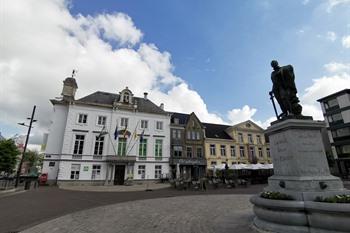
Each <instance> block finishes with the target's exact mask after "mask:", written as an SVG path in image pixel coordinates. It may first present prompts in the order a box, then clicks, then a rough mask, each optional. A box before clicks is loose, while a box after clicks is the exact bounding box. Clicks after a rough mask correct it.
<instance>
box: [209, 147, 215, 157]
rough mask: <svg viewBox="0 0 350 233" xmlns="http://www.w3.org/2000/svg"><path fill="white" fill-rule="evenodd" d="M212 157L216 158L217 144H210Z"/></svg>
mask: <svg viewBox="0 0 350 233" xmlns="http://www.w3.org/2000/svg"><path fill="white" fill-rule="evenodd" d="M210 155H213V156H215V144H210Z"/></svg>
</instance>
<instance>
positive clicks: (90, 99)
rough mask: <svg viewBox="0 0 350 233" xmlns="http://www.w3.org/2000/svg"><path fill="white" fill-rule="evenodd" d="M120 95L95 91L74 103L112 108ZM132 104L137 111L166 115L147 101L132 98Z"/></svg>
mask: <svg viewBox="0 0 350 233" xmlns="http://www.w3.org/2000/svg"><path fill="white" fill-rule="evenodd" d="M119 98H120V95H118V94H114V93H108V92H102V91H97V92H95V93H92V94H90V95H87V96H85V97H83V98H80V99H78V100H76V101H75V102H76V103H84V104H102V105H110V106H111V107H112V106H113V102H114V101H115V100H119ZM133 99H134V102H135V101H136V103H137V109H136V110H137V111H138V112H144V113H153V114H162V115H166V114H167V112H165V111H164V110H163V109H161V108H160V107H159V106H157V105H156V104H154V103H153V102H152V101H150V100H149V99H145V98H139V97H133Z"/></svg>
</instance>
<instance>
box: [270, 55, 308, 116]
mask: <svg viewBox="0 0 350 233" xmlns="http://www.w3.org/2000/svg"><path fill="white" fill-rule="evenodd" d="M271 66H272V68H273V71H272V73H271V80H272V83H273V86H272V91H270V95H271V94H272V93H273V95H274V96H275V98H276V99H277V102H278V104H279V105H280V108H281V110H282V113H281V114H280V115H279V117H282V118H283V117H286V116H301V111H302V106H301V105H300V104H299V99H298V97H297V88H296V86H295V81H294V79H295V77H294V71H293V66H291V65H287V66H282V67H280V66H279V65H278V62H277V61H275V60H273V61H271Z"/></svg>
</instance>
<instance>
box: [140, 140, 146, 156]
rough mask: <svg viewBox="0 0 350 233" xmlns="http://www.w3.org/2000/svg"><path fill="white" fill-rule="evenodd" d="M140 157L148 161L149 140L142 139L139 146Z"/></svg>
mask: <svg viewBox="0 0 350 233" xmlns="http://www.w3.org/2000/svg"><path fill="white" fill-rule="evenodd" d="M139 156H140V157H142V158H144V159H146V156H147V139H146V138H143V139H142V140H141V139H140V145H139Z"/></svg>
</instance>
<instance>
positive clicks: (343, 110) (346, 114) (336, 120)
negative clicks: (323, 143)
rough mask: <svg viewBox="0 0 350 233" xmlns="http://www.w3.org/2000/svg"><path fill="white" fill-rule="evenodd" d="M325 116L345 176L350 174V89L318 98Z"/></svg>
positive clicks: (341, 170) (330, 137) (332, 146)
mask: <svg viewBox="0 0 350 233" xmlns="http://www.w3.org/2000/svg"><path fill="white" fill-rule="evenodd" d="M318 101H319V102H320V104H321V108H322V111H323V116H324V118H325V122H326V127H327V130H328V137H329V140H330V142H331V149H332V155H333V157H334V159H335V160H336V161H337V163H338V168H339V172H340V173H341V175H343V176H349V174H350V89H344V90H342V91H339V92H336V93H334V94H331V95H328V96H326V97H323V98H321V99H319V100H318Z"/></svg>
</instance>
